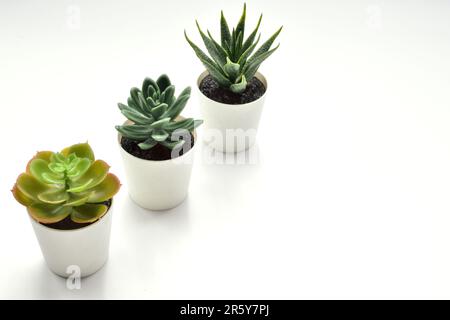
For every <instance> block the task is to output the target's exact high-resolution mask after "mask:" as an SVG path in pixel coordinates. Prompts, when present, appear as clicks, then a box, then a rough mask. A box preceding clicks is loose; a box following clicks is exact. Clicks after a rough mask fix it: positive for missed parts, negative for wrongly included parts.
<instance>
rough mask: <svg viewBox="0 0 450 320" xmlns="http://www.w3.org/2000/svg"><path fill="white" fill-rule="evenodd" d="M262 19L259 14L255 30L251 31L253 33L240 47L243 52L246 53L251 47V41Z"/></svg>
mask: <svg viewBox="0 0 450 320" xmlns="http://www.w3.org/2000/svg"><path fill="white" fill-rule="evenodd" d="M262 17H263V15H262V14H261V15H260V16H259V20H258V23H257V25H256V28H255V30H253V32H252V33H251V34H250V35H249V36H248V38H247V40H245V41H244V44H243V46H242V50H243V51H246V50H247V49H248V48H249V47H250V46H251V45H252V43H253V41H255V38H256V34H257V33H258V29H259V26H260V24H261V20H262Z"/></svg>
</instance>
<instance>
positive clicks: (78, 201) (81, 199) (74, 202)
mask: <svg viewBox="0 0 450 320" xmlns="http://www.w3.org/2000/svg"><path fill="white" fill-rule="evenodd" d="M94 188H96V187H94ZM90 196H91V191H86V192H83V193H71V194H70V198H69V199H68V200H67V202H66V203H64V206H66V207H75V206H81V205H82V204H85V203H86V202H88V200H89V197H90Z"/></svg>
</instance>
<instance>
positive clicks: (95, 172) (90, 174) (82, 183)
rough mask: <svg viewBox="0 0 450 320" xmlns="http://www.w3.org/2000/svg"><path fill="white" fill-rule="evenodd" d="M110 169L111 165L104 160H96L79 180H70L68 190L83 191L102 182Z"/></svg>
mask: <svg viewBox="0 0 450 320" xmlns="http://www.w3.org/2000/svg"><path fill="white" fill-rule="evenodd" d="M108 171H109V165H108V164H107V163H106V162H105V161H103V160H96V161H95V162H94V163H93V164H92V165H91V166H90V167H89V170H88V171H86V173H85V174H84V175H82V176H81V177H80V178H79V179H78V180H77V181H75V182H70V183H69V185H70V189H68V190H67V192H75V193H77V192H83V191H87V190H89V189H90V188H93V187H95V186H97V185H98V184H100V183H101V182H102V181H103V179H105V177H106V175H107V174H108Z"/></svg>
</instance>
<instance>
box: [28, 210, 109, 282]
mask: <svg viewBox="0 0 450 320" xmlns="http://www.w3.org/2000/svg"><path fill="white" fill-rule="evenodd" d="M30 220H31V224H32V225H33V229H34V232H35V234H36V238H37V239H38V241H39V245H40V247H41V251H42V254H43V255H44V258H45V261H46V262H47V265H48V267H49V268H50V270H52V271H53V272H54V273H56V274H57V275H59V276H61V277H69V276H78V275H79V276H81V277H87V276H89V275H91V274H93V273H95V272H97V271H98V270H99V269H101V268H102V267H103V265H104V264H105V263H106V260H108V254H109V238H110V234H111V220H112V204H111V207H110V208H109V210H108V212H107V213H106V214H105V215H104V216H103V217H102V218H101V219H99V220H98V221H96V222H94V223H92V224H90V225H88V226H86V227H83V228H80V229H74V230H58V229H52V228H49V227H47V226H44V225H42V224H40V223H39V222H37V221H36V220H34V219H33V218H32V217H31V216H30Z"/></svg>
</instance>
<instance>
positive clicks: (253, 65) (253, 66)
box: [243, 45, 280, 80]
mask: <svg viewBox="0 0 450 320" xmlns="http://www.w3.org/2000/svg"><path fill="white" fill-rule="evenodd" d="M279 46H280V45H278V46H276V47H275V48H273V49H272V50H269V51H267V52H264V53H262V54H260V55H259V56H258V57H257V58H255V59H253V60H252V61H251V59H249V60H248V61H247V64H246V65H245V67H244V70H243V72H244V76H245V78H247V79H249V80H251V79H252V78H253V77H254V76H255V73H256V71H258V69H259V66H260V65H261V63H263V61H264V60H266V59H267V58H268V57H269V56H270V55H271V54H272V53H274V52H275V50H277V49H278V47H279Z"/></svg>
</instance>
